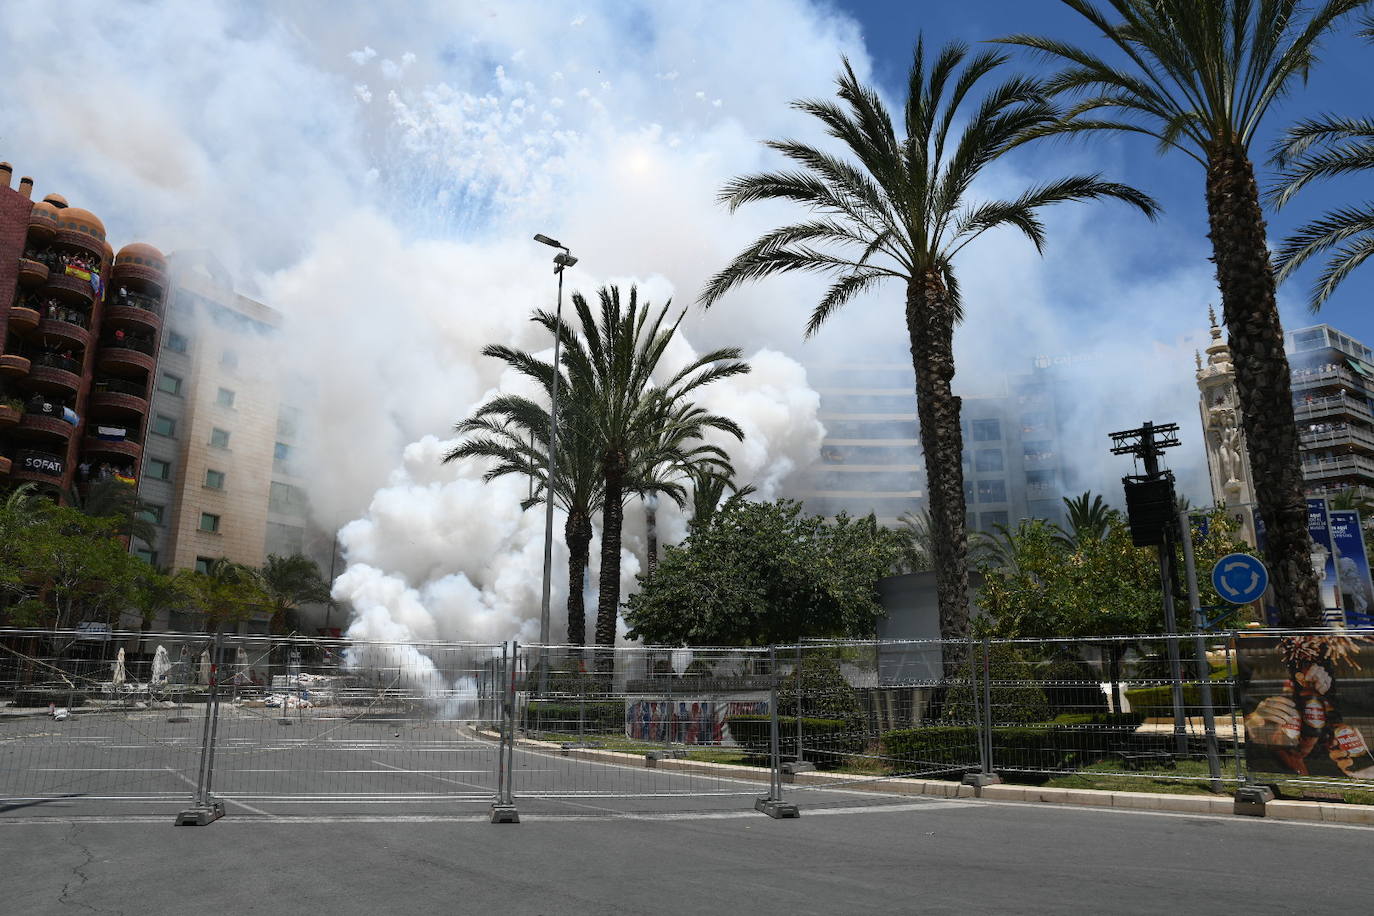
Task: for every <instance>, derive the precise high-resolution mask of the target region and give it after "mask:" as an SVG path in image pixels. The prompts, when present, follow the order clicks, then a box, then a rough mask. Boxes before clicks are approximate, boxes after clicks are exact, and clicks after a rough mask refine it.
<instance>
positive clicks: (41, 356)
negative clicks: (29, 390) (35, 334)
mask: <svg viewBox="0 0 1374 916" xmlns="http://www.w3.org/2000/svg"><path fill="white" fill-rule="evenodd" d="M31 359H32V363H33V365H32V366H31V367H30V368H29V384H30V385H31V386H32V387H34V388H37V389H38V390H40V391H44V392H48V393H50V394H57V395H75V394H76V393H77V392H78V391H80V390H81V363H80V362H79V361H77V360H75V359H72V358H71V357H68V356H58V355H57V354H56V353H38V354H35V355H34V356H33V357H31Z"/></svg>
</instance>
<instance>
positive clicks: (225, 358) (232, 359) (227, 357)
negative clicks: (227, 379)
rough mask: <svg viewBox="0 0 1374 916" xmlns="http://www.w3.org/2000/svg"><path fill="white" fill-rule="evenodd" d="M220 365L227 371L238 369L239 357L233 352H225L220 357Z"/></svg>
mask: <svg viewBox="0 0 1374 916" xmlns="http://www.w3.org/2000/svg"><path fill="white" fill-rule="evenodd" d="M219 364H220V365H221V366H223V367H224V368H226V369H237V368H238V367H239V355H238V354H237V353H236V352H234V351H233V350H225V351H224V352H223V353H221V354H220V355H219Z"/></svg>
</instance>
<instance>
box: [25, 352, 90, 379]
mask: <svg viewBox="0 0 1374 916" xmlns="http://www.w3.org/2000/svg"><path fill="white" fill-rule="evenodd" d="M29 361H30V362H31V363H32V364H33V365H35V366H47V367H48V368H50V369H61V370H62V371H63V372H73V373H75V374H77V375H80V374H81V361H80V360H76V359H72V358H71V357H70V356H61V355H59V354H57V353H30V354H29Z"/></svg>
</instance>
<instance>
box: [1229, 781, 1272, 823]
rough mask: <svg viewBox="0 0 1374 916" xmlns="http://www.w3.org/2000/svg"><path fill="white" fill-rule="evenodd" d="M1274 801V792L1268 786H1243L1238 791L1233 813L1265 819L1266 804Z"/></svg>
mask: <svg viewBox="0 0 1374 916" xmlns="http://www.w3.org/2000/svg"><path fill="white" fill-rule="evenodd" d="M1273 800H1274V790H1273V789H1271V788H1269V787H1268V786H1241V787H1240V788H1239V789H1237V790H1236V803H1235V805H1234V806H1233V807H1232V809H1231V812H1232V813H1233V814H1244V815H1248V816H1249V817H1264V805H1265V802H1271V801H1273Z"/></svg>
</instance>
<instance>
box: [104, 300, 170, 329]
mask: <svg viewBox="0 0 1374 916" xmlns="http://www.w3.org/2000/svg"><path fill="white" fill-rule="evenodd" d="M104 325H105V327H106V328H109V329H123V330H126V331H135V332H137V331H140V330H149V331H152V332H153V333H157V332H158V331H159V330H161V329H162V303H161V302H159V301H158V300H157V299H155V298H153V297H152V296H143V295H140V294H138V293H127V294H125V295H123V296H119V295H116V296H115V297H114V298H113V299H111V300H110V301H109V302H107V303H106V304H105V314H104Z"/></svg>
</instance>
